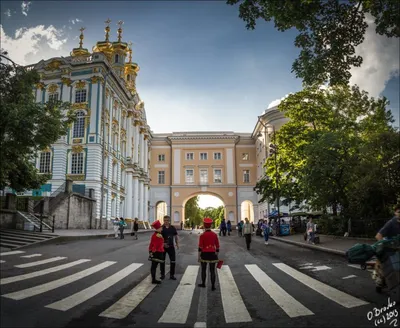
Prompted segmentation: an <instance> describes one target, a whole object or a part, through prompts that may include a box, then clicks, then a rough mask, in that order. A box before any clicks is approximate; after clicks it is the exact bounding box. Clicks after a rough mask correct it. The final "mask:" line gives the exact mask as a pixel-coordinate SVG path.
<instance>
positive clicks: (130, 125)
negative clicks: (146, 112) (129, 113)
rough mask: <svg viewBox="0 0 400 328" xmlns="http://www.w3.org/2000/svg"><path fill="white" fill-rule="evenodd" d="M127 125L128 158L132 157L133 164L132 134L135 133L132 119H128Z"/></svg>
mask: <svg viewBox="0 0 400 328" xmlns="http://www.w3.org/2000/svg"><path fill="white" fill-rule="evenodd" d="M126 119H127V122H126V123H127V124H126V138H127V139H128V140H127V141H128V142H127V143H126V156H127V157H130V158H131V160H132V162H133V158H132V156H133V154H132V153H131V149H132V132H133V126H132V123H131V122H132V121H131V118H130V117H127V118H126Z"/></svg>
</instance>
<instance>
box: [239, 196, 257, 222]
mask: <svg viewBox="0 0 400 328" xmlns="http://www.w3.org/2000/svg"><path fill="white" fill-rule="evenodd" d="M254 214H255V213H254V204H253V202H252V201H251V200H244V201H242V202H241V203H240V218H241V220H244V219H245V218H246V217H247V218H249V220H250V222H254V220H255V216H254Z"/></svg>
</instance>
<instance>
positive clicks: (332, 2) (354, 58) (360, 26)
mask: <svg viewBox="0 0 400 328" xmlns="http://www.w3.org/2000/svg"><path fill="white" fill-rule="evenodd" d="M227 3H228V4H230V5H235V4H237V3H240V6H239V17H240V18H242V19H243V20H244V21H245V22H246V27H247V28H248V29H254V28H255V26H256V21H257V20H258V19H264V20H266V21H271V20H273V21H274V23H275V28H277V29H278V30H279V31H286V30H289V29H292V28H295V29H297V30H298V31H299V34H298V35H297V37H296V39H295V42H294V44H295V46H296V47H298V48H300V49H301V52H300V55H299V57H298V58H297V59H296V60H295V62H294V63H293V66H292V72H295V74H296V77H298V78H301V79H302V80H303V82H304V84H305V85H307V86H308V85H313V84H323V83H325V82H327V81H329V82H330V84H332V85H336V84H347V83H348V81H349V79H350V77H351V74H350V72H349V71H350V69H351V68H352V67H359V66H361V64H362V61H363V59H362V58H361V57H360V56H358V55H357V54H356V53H355V47H356V46H358V45H359V44H361V43H362V42H363V41H364V35H365V32H366V29H367V27H368V24H367V23H366V22H365V17H366V15H367V14H369V15H371V16H372V17H373V18H374V20H375V24H376V33H378V34H380V35H385V36H387V37H396V38H398V37H399V36H400V1H398V0H346V1H339V0H279V1H278V0H228V1H227Z"/></svg>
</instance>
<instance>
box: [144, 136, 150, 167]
mask: <svg viewBox="0 0 400 328" xmlns="http://www.w3.org/2000/svg"><path fill="white" fill-rule="evenodd" d="M143 155H144V172H146V173H147V170H148V166H149V165H148V164H149V160H148V159H149V143H148V142H147V140H145V141H144V154H143Z"/></svg>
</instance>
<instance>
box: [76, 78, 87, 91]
mask: <svg viewBox="0 0 400 328" xmlns="http://www.w3.org/2000/svg"><path fill="white" fill-rule="evenodd" d="M85 86H86V82H85V81H82V80H79V81H78V82H76V84H75V88H77V89H78V90H79V89H83V88H85Z"/></svg>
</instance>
